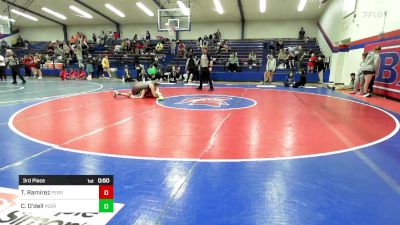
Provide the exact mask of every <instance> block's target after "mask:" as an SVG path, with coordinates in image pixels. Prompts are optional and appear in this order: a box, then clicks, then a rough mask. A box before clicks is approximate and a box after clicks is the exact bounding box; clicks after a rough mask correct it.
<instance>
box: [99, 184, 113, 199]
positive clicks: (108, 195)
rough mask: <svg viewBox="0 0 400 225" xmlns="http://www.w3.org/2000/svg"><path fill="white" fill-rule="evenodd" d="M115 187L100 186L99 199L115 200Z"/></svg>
mask: <svg viewBox="0 0 400 225" xmlns="http://www.w3.org/2000/svg"><path fill="white" fill-rule="evenodd" d="M113 198H114V186H113V185H100V186H99V199H113Z"/></svg>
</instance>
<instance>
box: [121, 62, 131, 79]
mask: <svg viewBox="0 0 400 225" xmlns="http://www.w3.org/2000/svg"><path fill="white" fill-rule="evenodd" d="M122 81H123V82H125V81H126V82H133V77H132V75H131V73H130V72H129V67H128V65H125V68H124V74H123V75H122Z"/></svg>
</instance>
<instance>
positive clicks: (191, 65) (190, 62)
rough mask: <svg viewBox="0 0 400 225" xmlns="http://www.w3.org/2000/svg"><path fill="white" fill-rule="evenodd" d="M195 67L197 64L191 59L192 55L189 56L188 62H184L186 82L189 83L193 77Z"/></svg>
mask: <svg viewBox="0 0 400 225" xmlns="http://www.w3.org/2000/svg"><path fill="white" fill-rule="evenodd" d="M196 65H197V62H196V60H195V59H194V58H193V55H190V56H189V58H188V60H187V61H186V66H185V71H186V74H187V80H186V82H191V81H192V79H193V76H194V74H195V72H196Z"/></svg>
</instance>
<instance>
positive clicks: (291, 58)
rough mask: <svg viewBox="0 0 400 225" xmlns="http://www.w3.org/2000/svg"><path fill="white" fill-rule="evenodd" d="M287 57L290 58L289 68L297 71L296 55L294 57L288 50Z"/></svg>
mask: <svg viewBox="0 0 400 225" xmlns="http://www.w3.org/2000/svg"><path fill="white" fill-rule="evenodd" d="M287 56H288V57H287V58H288V63H289V68H290V69H291V70H294V69H295V67H294V65H295V55H294V53H293V51H291V50H288V51H287Z"/></svg>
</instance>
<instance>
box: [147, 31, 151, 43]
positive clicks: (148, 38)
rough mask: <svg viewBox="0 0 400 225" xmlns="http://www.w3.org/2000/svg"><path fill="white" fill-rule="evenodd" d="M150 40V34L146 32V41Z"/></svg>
mask: <svg viewBox="0 0 400 225" xmlns="http://www.w3.org/2000/svg"><path fill="white" fill-rule="evenodd" d="M150 39H151V36H150V32H149V31H146V40H149V41H150Z"/></svg>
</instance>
